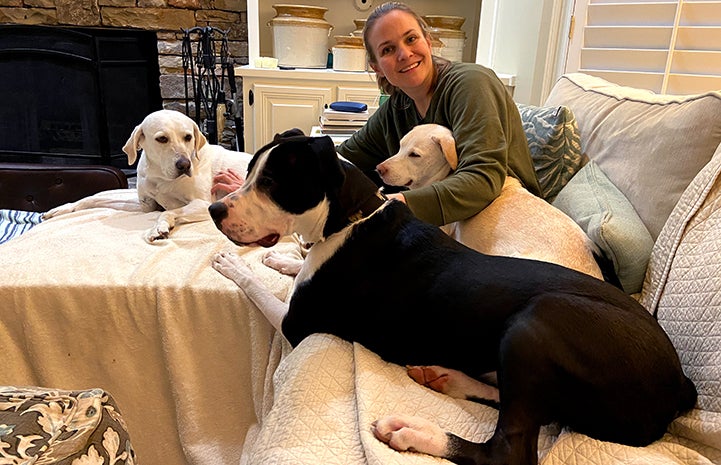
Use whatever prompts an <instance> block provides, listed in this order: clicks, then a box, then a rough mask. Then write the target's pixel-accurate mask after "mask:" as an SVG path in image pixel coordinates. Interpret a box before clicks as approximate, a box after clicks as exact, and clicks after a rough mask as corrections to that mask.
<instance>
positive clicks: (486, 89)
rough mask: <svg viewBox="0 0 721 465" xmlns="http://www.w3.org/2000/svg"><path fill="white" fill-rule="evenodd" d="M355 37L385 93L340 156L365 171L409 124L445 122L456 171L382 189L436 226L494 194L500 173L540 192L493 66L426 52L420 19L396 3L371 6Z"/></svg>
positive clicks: (465, 213) (469, 213)
mask: <svg viewBox="0 0 721 465" xmlns="http://www.w3.org/2000/svg"><path fill="white" fill-rule="evenodd" d="M363 39H364V42H365V47H366V52H367V54H368V61H369V64H370V66H371V68H372V69H373V70H374V71H375V73H376V76H377V79H378V85H379V87H380V88H381V90H383V91H384V92H385V93H387V94H389V95H390V98H389V100H388V101H387V102H385V103H384V104H383V105H381V107H380V108H379V109H378V110H377V111H376V112H375V113H374V114H373V115H372V116H371V117H370V118H369V120H368V123H367V124H366V125H365V126H364V127H363V128H362V129H360V130H359V131H358V132H357V133H355V134H354V135H353V136H352V137H351V138H350V139H349V140H347V141H346V142H345V143H343V144H342V145H341V146H340V147H339V149H338V151H339V152H340V154H341V155H343V156H344V157H345V158H346V159H348V160H350V161H351V162H353V163H354V164H355V165H357V166H358V167H359V168H361V169H362V170H363V171H364V172H366V173H367V174H369V175H370V174H372V173H373V171H374V169H375V167H376V165H377V164H378V163H380V162H382V161H383V160H385V159H386V158H388V157H390V156H391V155H393V154H395V153H396V152H397V151H398V148H399V141H400V139H401V138H402V137H403V136H404V135H405V134H406V133H407V132H408V131H409V130H410V129H411V128H413V127H414V126H416V125H418V124H423V123H436V124H440V125H443V126H446V127H448V128H450V129H451V130H452V131H453V135H454V137H455V139H456V149H457V152H458V160H459V162H458V168H457V169H456V171H455V172H454V173H453V174H452V175H451V176H449V177H448V178H446V179H444V180H443V181H439V182H436V183H434V184H433V185H431V186H427V187H424V188H419V189H414V190H411V191H405V192H403V193H397V194H390V195H389V196H390V197H396V198H398V199H399V200H402V201H404V202H406V203H407V204H408V206H409V207H410V209H411V210H412V211H413V213H414V214H415V215H416V216H418V217H419V218H420V219H423V220H425V221H428V222H430V223H433V224H436V225H442V224H447V223H451V222H453V221H458V220H462V219H465V218H468V217H470V216H472V215H474V214H476V213H478V212H479V211H481V210H482V209H483V208H485V207H486V206H487V205H488V204H489V203H491V202H492V201H493V200H494V199H495V198H496V197H497V196H498V195H499V194H500V191H501V187H502V186H503V183H504V181H505V177H506V175H511V176H514V177H516V178H518V179H519V180H520V181H521V183H522V184H523V185H524V186H525V187H526V188H527V189H528V190H529V191H531V192H533V193H534V194H536V195H538V194H539V193H540V188H539V186H538V180H537V178H536V173H535V170H534V167H533V162H532V160H531V156H530V152H529V149H528V144H527V141H526V137H525V134H524V132H523V126H522V123H521V117H520V115H519V113H518V109H517V107H516V105H515V103H514V102H513V99H512V98H511V96H510V95H509V94H508V92H507V91H506V89H505V87H504V86H503V84H502V83H501V81H500V80H499V79H498V77H497V76H496V75H495V73H494V72H493V71H491V70H489V69H487V68H485V67H483V66H480V65H477V64H471V63H451V62H449V61H447V60H445V59H442V58H440V57H434V56H432V53H431V38H430V33H429V31H428V27H427V25H426V24H425V22H424V21H423V19H422V18H421V17H420V16H419V15H418V14H417V13H415V12H414V11H413V10H411V9H410V8H409V7H408V6H406V5H405V4H403V3H400V2H389V3H384V4H382V5H380V6H379V7H377V8H376V9H375V10H374V11H373V12H372V13H371V14H370V16H369V17H368V19H367V20H366V24H365V28H364V30H363Z"/></svg>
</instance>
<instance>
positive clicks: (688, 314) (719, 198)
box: [640, 145, 721, 449]
mask: <svg viewBox="0 0 721 465" xmlns="http://www.w3.org/2000/svg"><path fill="white" fill-rule="evenodd" d="M720 252H721V145H719V147H718V149H717V150H716V153H715V155H714V157H713V159H712V160H711V162H710V163H708V164H707V165H706V167H705V168H704V169H703V170H702V171H701V172H700V173H699V174H698V176H696V177H695V178H694V180H693V182H692V183H691V184H690V185H689V187H688V189H686V191H685V192H684V193H683V195H682V196H681V199H680V200H679V202H678V204H677V205H676V208H675V209H674V210H673V212H672V213H671V215H670V217H669V219H668V222H667V223H666V225H665V226H664V228H663V230H662V231H661V234H660V235H659V237H658V240H657V241H656V244H655V245H654V248H653V252H652V254H651V259H650V261H649V264H648V273H647V274H646V280H645V282H644V287H643V292H642V293H641V298H640V302H641V304H643V305H644V306H645V307H646V308H647V309H648V310H649V311H651V312H652V313H654V314H656V316H657V318H658V321H659V323H660V324H661V326H663V328H664V329H665V330H666V332H667V333H668V335H669V337H670V338H671V341H672V342H673V344H674V346H675V347H676V350H677V351H678V354H679V357H680V359H681V364H682V366H683V369H684V372H685V373H686V375H687V376H688V377H689V378H691V379H692V380H693V381H694V383H696V388H697V389H698V394H699V397H698V403H697V406H696V407H697V409H696V410H694V411H693V412H691V413H690V414H688V415H685V416H684V417H682V418H680V419H678V420H677V421H676V422H675V423H674V425H673V429H672V431H674V432H677V433H679V434H682V435H684V436H686V437H690V438H691V439H694V440H697V441H699V442H702V443H704V444H708V445H711V446H713V447H715V448H717V449H721V363H720V361H721V253H720Z"/></svg>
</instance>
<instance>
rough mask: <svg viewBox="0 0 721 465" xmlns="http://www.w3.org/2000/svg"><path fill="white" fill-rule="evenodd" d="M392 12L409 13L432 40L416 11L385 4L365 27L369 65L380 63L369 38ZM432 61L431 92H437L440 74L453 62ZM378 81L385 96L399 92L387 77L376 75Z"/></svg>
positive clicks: (393, 4) (434, 59)
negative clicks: (377, 23)
mask: <svg viewBox="0 0 721 465" xmlns="http://www.w3.org/2000/svg"><path fill="white" fill-rule="evenodd" d="M391 11H403V12H404V13H408V14H409V15H411V16H412V17H413V18H414V19H415V20H416V22H417V23H418V26H419V27H420V28H421V32H422V33H423V36H424V37H425V38H426V39H428V40H429V41H430V40H431V32H430V29H429V28H428V24H426V22H425V21H424V20H423V18H421V16H420V15H419V14H418V13H416V12H415V11H413V10H412V9H411V8H410V7H409V6H408V5H406V4H405V3H401V2H386V3H383V4H381V5H379V6H378V7H376V9H375V10H373V12H371V14H370V15H369V16H368V19H366V23H365V26H364V27H363V43H364V45H365V49H366V55H367V57H368V62H369V63H372V64H375V63H377V62H378V60H377V57H376V56H375V53H374V51H373V48H372V47H371V45H370V43H369V40H368V37H369V36H370V33H371V31H372V30H373V27H374V26H375V23H376V22H377V21H378V20H379V19H381V18H382V17H384V16H385V15H387V14H388V13H390V12H391ZM432 60H433V69H434V72H433V81H432V82H431V91H433V90H435V88H436V84H437V83H438V76H439V74H441V73H442V72H443V71H445V70H446V69H447V68H448V67H449V66H450V64H451V62H450V61H448V60H446V59H445V58H441V57H438V56H435V55H434V56H433V57H432ZM376 81H377V82H378V88H379V89H380V90H381V91H382V92H383V93H385V94H388V95H393V94H394V93H396V92H397V91H398V90H399V89H398V88H397V87H396V86H394V85H393V84H391V83H390V82H389V81H388V79H386V77H385V76H380V75H376Z"/></svg>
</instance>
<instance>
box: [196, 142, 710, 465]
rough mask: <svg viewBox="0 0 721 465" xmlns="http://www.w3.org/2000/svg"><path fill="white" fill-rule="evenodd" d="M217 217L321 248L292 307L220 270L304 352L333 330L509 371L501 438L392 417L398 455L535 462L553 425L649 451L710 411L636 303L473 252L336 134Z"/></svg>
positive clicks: (258, 172) (279, 161) (252, 231)
mask: <svg viewBox="0 0 721 465" xmlns="http://www.w3.org/2000/svg"><path fill="white" fill-rule="evenodd" d="M210 213H211V216H212V217H213V218H214V220H215V222H216V224H217V226H218V228H219V229H220V230H221V231H222V232H223V233H224V234H225V235H226V236H227V237H228V238H229V239H230V240H232V241H233V242H234V243H236V244H241V245H261V246H271V245H273V244H275V243H276V242H277V240H278V239H279V238H280V237H281V236H285V235H289V234H291V233H294V232H297V233H299V234H300V235H301V236H302V238H303V240H305V241H309V242H313V243H314V245H313V246H312V247H311V249H310V252H309V253H308V256H307V257H306V260H305V262H304V264H303V267H302V269H301V272H300V273H299V275H298V277H297V278H296V284H295V287H294V290H293V295H292V298H291V300H290V303H289V305H286V304H285V303H283V302H282V301H280V300H278V299H277V298H275V297H274V296H273V295H272V294H270V293H269V292H268V291H267V290H266V289H265V288H264V287H263V285H262V284H261V283H259V282H258V281H257V280H256V278H255V277H254V276H253V274H252V272H251V271H250V270H249V268H247V267H245V266H243V265H242V262H241V261H240V260H239V259H238V258H237V257H236V256H234V255H228V254H222V255H219V256H217V257H216V259H215V262H214V267H215V268H216V269H217V270H219V271H220V272H221V273H222V274H224V275H225V276H227V277H228V278H230V279H232V280H234V281H235V282H236V283H238V285H239V286H240V287H241V288H242V289H243V290H244V291H245V292H246V293H247V294H248V295H249V297H250V298H251V299H253V300H254V301H255V303H256V304H257V305H258V307H259V308H260V309H261V310H262V311H263V313H264V314H265V315H266V317H267V318H268V320H269V321H270V322H271V324H273V326H275V327H276V328H277V329H278V330H280V331H282V333H283V335H284V336H285V337H286V338H287V339H288V341H290V343H291V344H293V345H297V344H298V343H299V342H300V341H301V340H302V339H303V338H305V337H306V336H308V335H310V334H312V333H331V334H334V335H336V336H339V337H341V338H343V339H346V340H348V341H356V342H358V343H361V344H363V345H364V346H365V347H366V348H368V349H370V350H372V351H374V352H375V353H377V354H378V355H380V356H381V357H383V358H384V359H385V360H387V361H390V362H395V363H398V364H401V365H441V366H444V367H449V368H451V369H453V370H460V371H462V372H464V373H466V374H468V375H471V376H473V377H475V378H480V377H481V375H483V374H485V373H488V372H493V371H496V372H497V383H498V385H497V388H498V390H497V391H496V394H497V395H498V396H499V402H498V406H499V409H500V411H499V417H498V423H497V425H496V429H495V433H494V435H493V436H492V437H491V439H490V440H489V441H488V442H486V443H482V444H478V443H472V442H469V441H467V440H464V439H461V438H459V437H457V436H455V435H453V434H451V433H445V432H444V431H442V430H441V429H440V428H439V427H438V426H436V425H435V424H433V423H431V422H430V421H428V420H424V419H421V418H417V417H405V416H390V417H387V418H383V419H380V420H378V421H376V422H375V423H374V425H373V429H374V433H375V435H376V437H378V438H379V439H380V440H382V441H384V442H386V443H388V444H389V445H390V446H391V447H393V448H394V449H397V450H415V451H418V452H424V453H428V454H432V455H436V456H441V457H444V458H447V459H449V460H451V461H454V462H456V463H459V464H496V463H499V464H500V463H503V464H523V465H528V464H535V463H537V460H538V454H537V443H538V434H539V429H540V427H541V426H542V425H544V424H548V423H551V422H559V423H560V424H562V425H565V426H568V427H570V428H572V429H573V430H575V431H577V432H581V433H585V434H587V435H589V436H591V437H594V438H597V439H600V440H606V441H613V442H617V443H622V444H628V445H633V446H643V445H647V444H649V443H651V442H653V441H654V440H657V439H659V438H660V437H661V436H662V435H663V434H664V432H665V431H666V428H667V427H668V425H669V423H670V422H671V421H672V420H673V419H674V418H676V417H677V416H678V415H679V414H680V413H682V412H684V411H686V410H689V409H690V408H692V407H693V405H694V404H695V401H696V389H695V387H694V385H693V383H692V382H691V381H690V380H689V379H688V378H687V377H686V376H685V375H684V374H683V372H682V369H681V365H680V362H679V359H678V355H677V354H676V352H675V350H674V348H673V346H672V345H671V342H670V341H669V339H668V337H667V336H666V334H665V333H664V331H663V330H662V328H661V327H660V326H659V325H658V323H657V322H656V320H655V319H654V318H653V317H652V316H651V315H650V314H649V313H648V312H647V311H646V310H645V309H644V308H643V307H641V306H640V305H639V304H638V303H637V302H636V301H634V300H633V299H632V298H631V297H629V296H627V295H626V294H624V293H623V292H622V291H620V290H618V289H617V288H615V287H614V286H612V285H610V284H608V283H605V282H602V281H600V280H598V279H595V278H592V277H590V276H587V275H585V274H582V273H579V272H576V271H573V270H570V269H567V268H564V267H561V266H558V265H554V264H550V263H545V262H540V261H534V260H526V259H519V258H508V257H500V256H488V255H483V254H480V253H478V252H475V251H473V250H471V249H469V248H467V247H465V246H463V245H461V244H460V243H458V242H456V241H454V240H453V239H451V238H449V237H448V236H447V235H445V234H444V233H443V232H442V231H441V230H440V229H439V228H437V227H435V226H432V225H429V224H426V223H423V222H421V221H419V220H418V219H416V218H415V217H414V216H413V214H412V213H411V212H410V210H409V209H408V208H407V207H406V206H405V205H404V204H403V203H401V202H398V201H383V199H381V198H379V195H378V194H377V187H376V185H375V184H374V183H373V182H371V181H370V180H369V179H367V178H365V177H364V176H363V175H362V174H361V173H360V172H359V171H358V170H357V169H356V168H355V167H353V166H352V165H351V164H348V163H345V162H343V161H342V160H339V158H338V157H337V155H336V152H335V148H334V146H333V143H332V141H331V140H330V138H327V137H322V138H311V137H305V136H293V137H287V138H285V139H283V138H281V139H279V140H276V141H274V142H273V143H271V144H269V145H268V146H266V147H264V148H263V149H261V150H260V151H258V153H257V154H256V155H255V156H254V158H253V160H252V162H251V164H250V166H249V172H248V177H247V180H246V182H245V184H244V185H243V186H242V187H241V188H240V189H239V190H238V191H236V192H234V193H232V194H229V195H228V196H227V197H225V198H224V199H222V200H221V201H219V202H215V203H213V204H212V205H211V207H210ZM493 390H495V388H494V387H491V388H490V391H493ZM493 397H494V396H493V395H490V396H489V399H490V400H494V399H493Z"/></svg>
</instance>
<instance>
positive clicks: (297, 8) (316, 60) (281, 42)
mask: <svg viewBox="0 0 721 465" xmlns="http://www.w3.org/2000/svg"><path fill="white" fill-rule="evenodd" d="M273 8H274V9H275V11H276V16H275V17H274V18H273V19H271V20H270V21H269V22H268V26H270V27H271V28H272V30H273V55H274V56H275V58H277V59H278V66H285V67H289V68H325V67H326V65H327V63H328V38H329V37H330V31H331V30H332V29H333V26H332V25H331V24H330V23H328V21H326V20H325V18H324V16H325V12H326V11H328V8H324V7H320V6H309V5H287V4H276V5H273Z"/></svg>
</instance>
